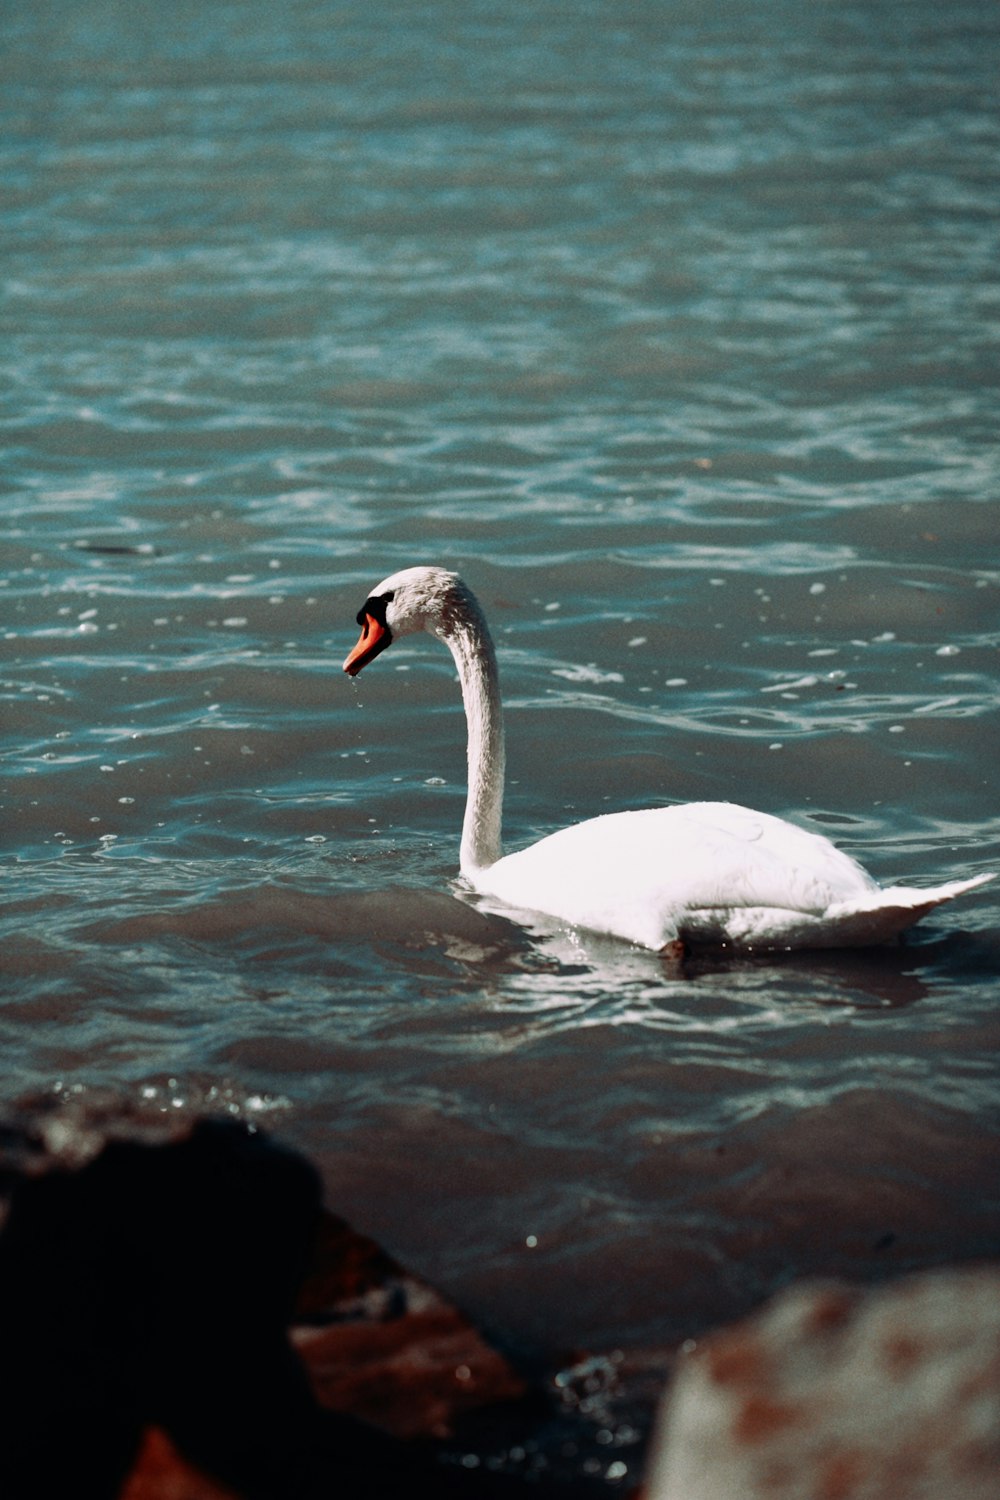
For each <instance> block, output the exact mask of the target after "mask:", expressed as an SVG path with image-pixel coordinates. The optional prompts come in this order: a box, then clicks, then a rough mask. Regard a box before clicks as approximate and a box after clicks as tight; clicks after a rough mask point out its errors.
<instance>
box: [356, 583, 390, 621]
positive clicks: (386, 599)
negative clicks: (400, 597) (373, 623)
mask: <svg viewBox="0 0 1000 1500" xmlns="http://www.w3.org/2000/svg"><path fill="white" fill-rule="evenodd" d="M395 597H396V596H395V594H394V593H393V592H392V591H391V590H390V592H389V593H388V594H379V596H378V597H377V598H376V596H375V595H374V594H371V595H369V597H368V598H367V599H366V600H365V602H364V604H362V606H361V608H360V609H359V610H358V614H357V622H358V624H359V625H360V626H361V628H362V630H363V629H364V625H365V616H366V615H371V617H372V619H373V620H377V621H378V623H379V624H380V625H381V626H383V628H384V626H385V611H386V606H387V605H389V604H391V603H392V601H393V599H394V598H395Z"/></svg>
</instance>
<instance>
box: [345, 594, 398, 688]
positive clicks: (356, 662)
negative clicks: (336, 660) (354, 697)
mask: <svg viewBox="0 0 1000 1500" xmlns="http://www.w3.org/2000/svg"><path fill="white" fill-rule="evenodd" d="M358 624H359V625H360V626H361V635H360V638H359V640H358V644H357V645H356V646H355V648H354V650H353V651H352V652H351V654H350V656H349V657H348V658H347V660H346V661H345V662H344V671H345V672H346V673H347V675H348V676H349V677H357V675H358V673H359V672H360V671H361V668H362V667H367V665H368V663H369V662H370V661H374V659H375V657H376V656H378V654H379V652H380V651H384V650H385V648H386V646H391V645H392V631H391V630H390V629H389V627H388V625H386V624H384V623H383V622H382V621H381V620H377V619H376V618H375V616H374V615H373V614H371V613H369V611H368V610H367V609H363V610H362V611H361V613H360V615H359V616H358Z"/></svg>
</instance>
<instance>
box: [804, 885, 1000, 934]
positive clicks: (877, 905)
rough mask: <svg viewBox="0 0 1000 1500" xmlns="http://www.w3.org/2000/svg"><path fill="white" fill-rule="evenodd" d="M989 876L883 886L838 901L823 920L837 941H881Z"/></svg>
mask: <svg viewBox="0 0 1000 1500" xmlns="http://www.w3.org/2000/svg"><path fill="white" fill-rule="evenodd" d="M992 879H993V876H992V875H973V876H971V877H970V878H969V879H967V880H949V881H946V882H945V883H944V885H934V886H927V887H925V888H924V889H920V888H919V887H917V886H912V885H894V886H885V887H883V888H882V889H881V890H875V891H869V892H866V893H865V894H864V895H863V896H855V897H852V898H851V899H850V900H849V901H838V902H837V903H836V904H835V905H833V906H831V907H829V908H828V910H827V912H826V918H825V920H826V922H827V923H833V924H835V926H836V929H837V936H836V939H835V940H836V941H837V942H838V943H857V942H859V941H860V942H864V941H872V942H885V941H886V940H887V939H889V938H893V937H896V936H898V934H899V933H901V932H903V931H905V929H906V928H907V927H912V926H913V924H914V922H919V921H920V919H921V917H925V916H926V915H927V913H928V912H929V911H933V910H934V908H935V907H936V906H940V905H941V904H942V903H943V902H945V901H952V900H954V898H955V897H956V896H961V895H964V893H965V892H966V891H971V890H975V888H976V887H977V886H980V885H985V884H986V882H987V881H989V880H992ZM866 934H870V936H869V937H866Z"/></svg>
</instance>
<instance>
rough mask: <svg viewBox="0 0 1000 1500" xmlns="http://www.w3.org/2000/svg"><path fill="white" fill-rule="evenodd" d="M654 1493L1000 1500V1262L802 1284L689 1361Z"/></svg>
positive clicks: (716, 1497) (730, 1499) (662, 1433)
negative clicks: (883, 1278) (855, 1281)
mask: <svg viewBox="0 0 1000 1500" xmlns="http://www.w3.org/2000/svg"><path fill="white" fill-rule="evenodd" d="M645 1495H646V1500H734V1497H739V1500H996V1497H997V1495H1000V1270H998V1269H997V1268H995V1267H982V1268H974V1269H966V1270H952V1271H938V1272H931V1273H925V1274H923V1275H920V1276H914V1277H912V1278H909V1279H906V1280H902V1281H899V1282H896V1283H894V1284H892V1285H889V1286H885V1287H881V1288H879V1289H877V1290H874V1291H868V1292H863V1293H862V1292H853V1291H850V1290H848V1289H847V1288H844V1287H841V1286H828V1285H822V1286H816V1285H807V1286H802V1287H795V1288H792V1289H791V1290H790V1291H788V1292H786V1293H784V1294H783V1295H782V1296H781V1297H778V1298H777V1299H776V1300H775V1301H774V1302H773V1303H771V1304H770V1305H769V1306H768V1307H767V1308H766V1309H764V1311H763V1312H761V1313H760V1314H758V1315H757V1316H756V1317H753V1318H750V1319H748V1320H746V1321H745V1322H743V1323H741V1324H739V1325H737V1327H735V1328H733V1329H729V1330H725V1331H723V1332H721V1333H717V1334H712V1335H710V1336H709V1337H708V1338H707V1339H705V1340H704V1342H703V1344H702V1346H701V1347H700V1348H698V1349H696V1350H695V1351H693V1352H692V1353H691V1354H690V1355H689V1356H688V1358H687V1359H686V1361H685V1362H684V1363H682V1364H681V1365H680V1366H679V1368H678V1373H677V1377H676V1379H675V1381H674V1385H673V1388H672V1390H671V1392H670V1395H669V1398H668V1402H667V1404H666V1406H665V1409H664V1412H663V1413H662V1414H661V1418H660V1423H659V1428H658V1432H657V1436H656V1439H655V1442H654V1447H653V1452H652V1456H651V1460H650V1464H649V1467H648V1478H647V1485H646V1489H645Z"/></svg>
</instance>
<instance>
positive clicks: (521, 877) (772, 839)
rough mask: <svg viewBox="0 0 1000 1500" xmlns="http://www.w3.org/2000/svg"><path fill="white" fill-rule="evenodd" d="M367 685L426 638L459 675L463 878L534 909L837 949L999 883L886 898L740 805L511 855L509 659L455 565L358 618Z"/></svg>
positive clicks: (821, 846)
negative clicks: (410, 643) (505, 686)
mask: <svg viewBox="0 0 1000 1500" xmlns="http://www.w3.org/2000/svg"><path fill="white" fill-rule="evenodd" d="M358 623H359V624H360V625H361V626H362V634H361V638H360V640H359V641H358V644H357V645H356V646H355V648H354V650H353V651H352V652H351V653H350V655H349V656H348V658H347V660H346V661H345V663H344V670H345V671H346V672H348V673H350V674H351V675H352V676H354V675H355V674H356V673H357V672H359V671H361V669H362V667H364V666H365V665H366V664H367V663H368V662H369V661H371V660H372V659H373V658H374V657H375V656H377V655H378V654H379V652H381V651H382V650H384V649H385V647H386V646H388V645H390V644H391V642H392V640H393V639H394V638H395V637H396V636H398V635H406V634H410V633H412V632H414V631H420V630H426V631H428V632H429V633H430V634H432V635H435V636H437V637H439V638H440V639H441V640H443V641H444V643H445V644H446V645H447V646H448V647H449V649H450V650H451V652H452V655H453V656H454V658H455V662H456V665H457V667H458V673H459V680H460V682H461V685H462V695H463V699H464V702H465V711H466V719H467V724H468V734H469V747H468V748H469V793H468V800H467V803H466V810H465V821H464V824H463V830H462V847H461V870H462V874H463V876H464V877H465V878H466V879H467V880H468V882H469V883H470V885H472V886H473V887H474V889H475V890H477V891H480V892H481V893H483V894H484V895H489V896H493V897H497V898H499V899H500V900H501V901H504V902H506V903H508V904H509V905H511V906H514V907H520V908H521V909H522V910H528V911H537V912H542V913H545V914H546V915H548V916H550V917H555V918H557V919H559V920H562V921H565V922H568V923H571V924H572V925H574V926H579V927H585V928H589V929H591V930H593V931H595V932H605V933H611V934H613V935H614V936H616V937H621V938H625V939H627V940H628V941H630V942H633V943H639V944H642V945H643V946H645V947H647V948H654V949H659V948H663V947H665V946H666V945H668V944H671V943H675V942H677V941H678V940H679V941H682V942H683V941H695V942H711V943H732V944H736V945H738V946H741V947H765V948H775V947H778V948H831V947H857V946H864V945H869V944H873V943H883V942H886V941H888V940H889V939H891V938H894V937H896V936H897V935H898V934H899V933H900V932H902V931H903V929H904V928H906V927H909V926H910V925H911V924H912V923H914V922H916V921H918V920H919V919H920V917H922V916H924V914H925V913H926V912H928V911H930V910H931V909H932V908H933V907H935V906H938V905H939V904H940V903H941V902H943V901H948V900H950V899H951V898H952V897H953V896H957V895H960V894H961V893H962V892H963V891H968V890H972V889H973V888H974V887H975V886H978V885H981V884H982V883H983V882H984V881H987V880H990V879H992V876H991V875H978V876H972V877H970V878H968V879H966V880H953V881H949V882H948V883H946V884H944V885H938V886H934V887H930V888H928V889H923V890H921V889H916V888H914V887H908V886H892V887H888V888H886V889H883V888H881V887H880V886H878V885H877V884H876V882H875V881H874V880H873V879H872V878H871V876H870V875H869V874H868V873H867V872H866V871H865V870H863V869H862V867H861V866H860V865H859V864H858V863H857V862H856V861H855V860H853V859H851V858H850V857H849V856H848V855H846V854H844V853H843V852H842V851H841V850H839V849H837V848H836V847H835V845H833V844H831V843H830V841H829V839H826V838H823V837H822V835H820V834H817V833H810V832H808V831H807V830H806V829H803V828H798V827H796V826H795V825H794V824H792V823H787V822H785V821H784V820H783V819H781V818H775V817H772V816H771V815H770V814H768V813H759V812H753V811H751V810H750V809H749V808H745V807H739V806H736V805H735V804H733V803H729V802H691V803H686V804H682V805H679V806H671V807H655V808H648V809H644V810H642V811H636V812H619V813H610V814H608V815H606V816H604V817H599V818H592V819H590V820H589V821H588V822H585V823H576V824H574V825H573V826H571V827H569V828H564V829H561V830H560V831H559V832H558V833H553V834H550V835H549V836H548V837H547V838H543V839H540V840H539V841H538V843H536V844H532V845H531V846H530V847H529V848H527V849H522V850H520V851H518V852H517V853H515V854H508V855H506V856H504V855H502V852H501V845H500V826H501V813H502V804H503V778H504V741H503V723H502V714H501V706H500V690H499V679H498V674H497V667H496V656H495V653H494V650H493V643H492V641H491V639H490V634H489V630H488V628H487V625H486V621H485V619H484V617H483V614H482V610H481V609H480V607H479V604H478V602H477V600H476V599H475V596H474V595H473V594H472V593H471V591H470V590H469V589H468V588H467V587H466V585H465V584H464V583H463V582H462V580H461V579H460V578H458V577H457V575H456V574H454V573H449V572H447V571H446V570H445V569H443V568H430V567H420V568H407V569H405V570H404V571H402V572H400V573H395V574H393V575H392V576H391V577H389V578H386V579H385V580H383V582H382V583H380V584H379V585H378V586H377V587H376V588H375V589H374V590H373V591H372V593H371V594H370V595H369V597H368V599H367V600H366V602H365V605H364V606H363V608H362V610H361V611H360V613H359V615H358Z"/></svg>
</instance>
